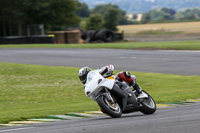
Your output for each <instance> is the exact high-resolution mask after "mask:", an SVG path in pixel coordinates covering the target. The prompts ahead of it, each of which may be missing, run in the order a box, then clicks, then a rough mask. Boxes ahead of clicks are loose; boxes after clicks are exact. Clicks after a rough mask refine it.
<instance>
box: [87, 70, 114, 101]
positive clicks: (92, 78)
mask: <svg viewBox="0 0 200 133" xmlns="http://www.w3.org/2000/svg"><path fill="white" fill-rule="evenodd" d="M114 83H115V80H114V79H106V78H104V77H103V76H102V75H101V74H100V73H99V71H98V70H93V71H90V72H89V73H88V76H87V82H86V84H85V95H86V96H88V97H89V98H91V99H93V100H94V101H96V97H97V95H98V93H99V92H100V91H101V90H102V89H103V88H105V87H106V88H107V89H109V90H112V88H113V85H114Z"/></svg>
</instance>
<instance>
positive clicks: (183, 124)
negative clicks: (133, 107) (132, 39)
mask: <svg viewBox="0 0 200 133" xmlns="http://www.w3.org/2000/svg"><path fill="white" fill-rule="evenodd" d="M199 57H200V52H199V51H156V50H155V51H154V50H153V51H150V50H148V51H144V50H111V49H46V48H45V49H38V48H34V49H0V62H12V63H23V64H37V65H50V66H72V67H82V66H90V67H92V68H97V67H99V66H103V65H106V64H110V63H111V64H113V65H115V69H117V70H131V71H144V72H158V73H170V74H180V75H200V67H199V66H200V58H199ZM199 112H200V103H196V104H192V105H186V106H182V107H177V108H167V109H159V110H157V112H156V113H155V114H153V115H143V114H142V113H140V112H137V113H131V114H127V115H123V116H122V117H121V118H117V119H113V118H110V117H108V116H103V117H98V118H88V119H82V120H65V121H61V122H53V123H45V124H34V125H28V126H21V127H12V128H1V129H0V133H7V132H8V133H11V132H12V133H102V132H105V133H199V132H200V113H199Z"/></svg>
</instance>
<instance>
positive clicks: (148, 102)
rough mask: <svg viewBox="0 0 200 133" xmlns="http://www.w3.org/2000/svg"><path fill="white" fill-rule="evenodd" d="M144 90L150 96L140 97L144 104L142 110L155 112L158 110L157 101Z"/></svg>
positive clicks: (149, 112)
mask: <svg viewBox="0 0 200 133" xmlns="http://www.w3.org/2000/svg"><path fill="white" fill-rule="evenodd" d="M143 92H144V93H145V94H147V95H148V98H144V99H140V100H141V104H142V107H141V109H140V111H141V112H142V113H144V114H147V115H148V114H153V113H154V112H155V111H156V103H155V101H154V100H153V98H152V97H151V96H150V95H149V94H148V93H147V92H145V91H143Z"/></svg>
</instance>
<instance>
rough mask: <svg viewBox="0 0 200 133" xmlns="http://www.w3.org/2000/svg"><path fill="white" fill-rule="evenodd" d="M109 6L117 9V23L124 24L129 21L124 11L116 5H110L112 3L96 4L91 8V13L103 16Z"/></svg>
mask: <svg viewBox="0 0 200 133" xmlns="http://www.w3.org/2000/svg"><path fill="white" fill-rule="evenodd" d="M110 8H113V9H115V10H117V11H118V20H117V24H118V25H125V24H130V23H131V22H130V21H129V20H128V18H127V17H126V11H124V10H121V9H120V8H119V7H118V6H117V5H112V4H104V5H97V6H95V7H94V9H92V10H91V13H92V14H95V13H99V14H101V15H102V16H103V17H104V16H105V14H106V13H107V12H108V10H110Z"/></svg>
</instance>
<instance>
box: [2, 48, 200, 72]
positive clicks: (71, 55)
mask: <svg viewBox="0 0 200 133" xmlns="http://www.w3.org/2000/svg"><path fill="white" fill-rule="evenodd" d="M0 62H12V63H23V64H37V65H49V66H71V67H83V66H89V67H91V68H98V67H100V66H104V65H107V64H113V65H114V66H115V70H129V71H130V70H131V71H143V72H156V73H170V74H179V75H200V67H199V66H200V51H163V50H160V51H158V50H120V49H60V48H55V49H48V48H29V49H28V48H26V49H10V48H9V49H0Z"/></svg>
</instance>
